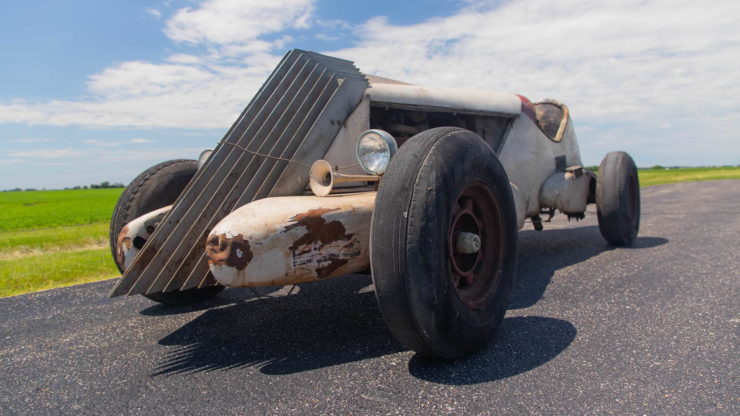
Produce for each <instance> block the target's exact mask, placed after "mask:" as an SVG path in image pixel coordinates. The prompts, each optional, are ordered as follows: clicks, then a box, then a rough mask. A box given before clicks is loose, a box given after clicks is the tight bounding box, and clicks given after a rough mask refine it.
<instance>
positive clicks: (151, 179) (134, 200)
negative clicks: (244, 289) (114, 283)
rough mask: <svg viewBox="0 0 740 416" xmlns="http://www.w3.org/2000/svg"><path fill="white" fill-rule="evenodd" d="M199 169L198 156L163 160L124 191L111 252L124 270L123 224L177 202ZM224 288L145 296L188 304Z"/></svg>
mask: <svg viewBox="0 0 740 416" xmlns="http://www.w3.org/2000/svg"><path fill="white" fill-rule="evenodd" d="M197 170H198V162H197V161H195V160H188V159H177V160H170V161H167V162H162V163H159V164H157V165H154V166H152V167H151V168H149V169H147V170H145V171H144V172H143V173H141V174H140V175H139V176H137V177H136V178H134V180H133V181H131V183H130V184H129V186H128V187H126V189H125V190H124V191H123V193H122V194H121V196H120V197H119V198H118V202H117V203H116V207H115V209H114V210H113V216H112V217H111V221H110V231H109V238H110V248H111V254H112V255H113V261H114V262H115V263H116V266H117V267H118V270H120V271H121V273H123V272H124V268H123V265H122V264H119V263H118V259H117V256H116V243H117V240H118V234H119V233H120V232H121V229H123V226H124V225H126V224H127V223H129V222H131V221H132V220H134V219H136V218H137V217H139V216H141V215H144V214H146V213H148V212H152V211H154V210H156V209H159V208H162V207H166V206H167V205H171V204H173V203H174V202H175V200H176V199H177V197H178V196H180V194H181V193H182V191H183V190H184V189H185V187H186V186H187V185H188V182H190V180H191V179H192V178H193V176H195V173H196V171H197ZM223 288H224V287H223V286H209V287H205V288H202V289H189V290H185V291H174V292H167V293H156V294H151V295H144V296H146V297H147V298H149V299H152V300H154V301H156V302H160V303H164V304H168V305H184V304H188V303H193V302H198V301H201V300H204V299H208V298H210V297H213V296H215V295H216V293H218V292H220V291H221V290H223Z"/></svg>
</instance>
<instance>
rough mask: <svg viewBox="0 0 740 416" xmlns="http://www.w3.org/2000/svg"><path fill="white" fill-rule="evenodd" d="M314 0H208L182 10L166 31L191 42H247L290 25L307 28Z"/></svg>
mask: <svg viewBox="0 0 740 416" xmlns="http://www.w3.org/2000/svg"><path fill="white" fill-rule="evenodd" d="M313 3H314V0H271V1H269V2H264V1H261V2H257V1H252V2H245V1H241V0H206V1H204V2H203V3H202V4H201V5H200V6H198V7H196V8H190V7H185V8H183V9H180V10H178V11H177V12H176V13H175V14H174V16H173V17H172V18H171V19H170V20H169V21H168V22H167V25H166V28H165V33H166V34H167V36H169V37H170V38H171V39H173V40H176V41H180V42H187V43H193V44H194V43H210V44H217V45H228V44H245V43H248V42H251V41H254V40H256V39H257V38H258V37H260V36H261V35H264V34H267V33H275V32H279V31H281V30H283V29H286V28H289V27H291V28H306V27H308V19H309V17H310V16H311V13H312V12H313V8H314V7H313Z"/></svg>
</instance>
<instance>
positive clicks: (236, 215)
mask: <svg viewBox="0 0 740 416" xmlns="http://www.w3.org/2000/svg"><path fill="white" fill-rule="evenodd" d="M374 203H375V192H363V193H358V194H349V195H332V196H327V197H318V196H295V197H275V198H266V199H261V200H259V201H255V202H252V203H249V204H247V205H245V206H243V207H241V208H239V209H237V210H235V211H234V212H232V213H231V214H229V215H228V216H227V217H226V218H224V219H223V220H221V222H219V223H218V225H216V227H214V228H213V230H212V231H211V235H210V236H209V237H208V242H207V244H206V252H207V254H208V262H209V264H210V270H211V272H212V273H213V276H214V277H215V278H216V280H217V281H218V282H219V283H221V284H223V285H225V286H228V287H237V286H267V285H286V284H295V283H302V282H311V281H316V280H320V279H325V278H329V277H335V276H341V275H344V274H348V273H355V272H359V271H362V270H366V269H367V268H368V267H369V254H370V242H369V240H370V220H371V217H372V211H373V205H374Z"/></svg>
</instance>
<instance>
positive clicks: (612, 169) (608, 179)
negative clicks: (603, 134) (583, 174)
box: [596, 152, 640, 246]
mask: <svg viewBox="0 0 740 416" xmlns="http://www.w3.org/2000/svg"><path fill="white" fill-rule="evenodd" d="M596 211H597V216H598V218H599V230H600V231H601V235H602V236H603V237H604V239H605V240H606V241H608V242H609V244H612V245H615V246H628V245H630V244H632V242H633V241H635V238H637V232H638V231H639V229H640V182H639V180H638V177H637V167H636V166H635V161H634V160H632V158H631V157H630V155H628V154H627V153H625V152H611V153H608V154H607V155H606V156H605V157H604V160H603V161H602V162H601V166H600V167H599V175H598V177H597V179H596Z"/></svg>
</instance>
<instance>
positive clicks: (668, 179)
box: [639, 166, 740, 187]
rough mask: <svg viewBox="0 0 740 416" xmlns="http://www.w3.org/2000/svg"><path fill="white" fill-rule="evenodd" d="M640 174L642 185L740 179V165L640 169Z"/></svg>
mask: <svg viewBox="0 0 740 416" xmlns="http://www.w3.org/2000/svg"><path fill="white" fill-rule="evenodd" d="M639 176H640V186H642V187H645V186H653V185H663V184H666V183H674V182H699V181H713V180H717V179H740V167H737V166H735V167H718V168H677V169H640V171H639Z"/></svg>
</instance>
